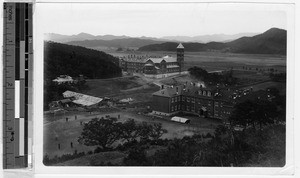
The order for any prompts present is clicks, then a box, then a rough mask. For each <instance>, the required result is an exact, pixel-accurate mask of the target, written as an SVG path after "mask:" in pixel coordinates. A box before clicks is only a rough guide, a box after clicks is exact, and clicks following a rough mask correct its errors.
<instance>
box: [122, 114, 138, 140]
mask: <svg viewBox="0 0 300 178" xmlns="http://www.w3.org/2000/svg"><path fill="white" fill-rule="evenodd" d="M121 130H122V138H123V139H124V140H126V141H127V142H131V141H134V140H136V139H137V137H138V136H139V130H138V125H137V124H136V122H135V121H134V120H133V119H129V120H128V121H126V122H124V123H123V124H122V128H121Z"/></svg>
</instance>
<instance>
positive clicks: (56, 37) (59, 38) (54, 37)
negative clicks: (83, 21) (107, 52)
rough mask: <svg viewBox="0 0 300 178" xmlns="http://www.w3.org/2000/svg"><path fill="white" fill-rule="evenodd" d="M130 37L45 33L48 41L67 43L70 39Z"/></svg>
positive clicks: (121, 37) (120, 37)
mask: <svg viewBox="0 0 300 178" xmlns="http://www.w3.org/2000/svg"><path fill="white" fill-rule="evenodd" d="M123 38H130V37H129V36H124V35H123V36H114V35H97V36H95V35H91V34H88V33H79V34H77V35H60V34H56V33H47V34H45V35H44V39H45V40H46V41H54V42H58V43H67V42H70V41H84V40H114V39H123Z"/></svg>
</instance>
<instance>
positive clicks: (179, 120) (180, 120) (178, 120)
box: [171, 116, 190, 124]
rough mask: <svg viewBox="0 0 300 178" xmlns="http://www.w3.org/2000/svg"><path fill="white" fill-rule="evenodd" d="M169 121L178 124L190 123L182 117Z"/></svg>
mask: <svg viewBox="0 0 300 178" xmlns="http://www.w3.org/2000/svg"><path fill="white" fill-rule="evenodd" d="M171 121H175V122H180V123H185V124H188V123H190V120H189V119H186V118H183V117H178V116H174V117H172V119H171Z"/></svg>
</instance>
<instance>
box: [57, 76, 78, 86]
mask: <svg viewBox="0 0 300 178" xmlns="http://www.w3.org/2000/svg"><path fill="white" fill-rule="evenodd" d="M52 81H53V82H56V83H57V84H59V85H60V84H63V83H74V79H73V78H72V77H71V76H68V75H60V76H59V77H57V78H56V79H54V80H52Z"/></svg>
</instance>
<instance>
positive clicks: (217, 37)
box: [161, 33, 258, 43]
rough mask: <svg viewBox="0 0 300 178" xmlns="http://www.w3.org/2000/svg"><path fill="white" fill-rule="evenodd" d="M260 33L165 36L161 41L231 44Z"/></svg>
mask: <svg viewBox="0 0 300 178" xmlns="http://www.w3.org/2000/svg"><path fill="white" fill-rule="evenodd" d="M257 34H258V33H238V34H233V35H226V34H213V35H199V36H193V37H190V36H164V37H161V39H165V40H169V41H180V42H200V43H209V42H229V41H233V40H236V39H238V38H241V37H251V36H255V35H257Z"/></svg>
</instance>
